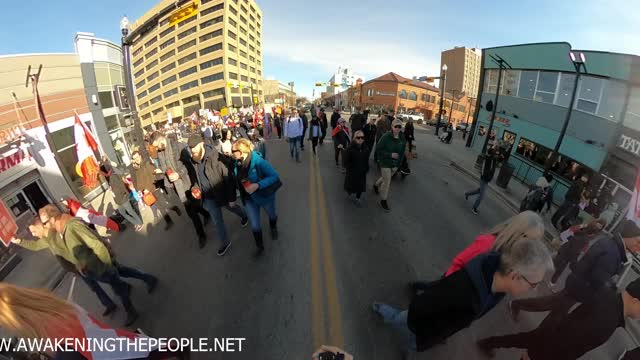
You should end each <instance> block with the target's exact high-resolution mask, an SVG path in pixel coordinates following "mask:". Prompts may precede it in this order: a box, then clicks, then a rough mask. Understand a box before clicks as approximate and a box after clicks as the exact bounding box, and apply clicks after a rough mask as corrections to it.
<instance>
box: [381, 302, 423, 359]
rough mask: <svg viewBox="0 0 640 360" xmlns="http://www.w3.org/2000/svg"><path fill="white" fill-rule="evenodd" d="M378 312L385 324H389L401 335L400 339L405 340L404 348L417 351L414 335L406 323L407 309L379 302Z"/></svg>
mask: <svg viewBox="0 0 640 360" xmlns="http://www.w3.org/2000/svg"><path fill="white" fill-rule="evenodd" d="M378 313H379V314H380V315H381V316H382V318H383V319H384V323H385V324H387V325H390V326H391V327H392V328H393V329H395V330H396V331H397V332H398V334H399V335H400V336H402V341H405V344H406V349H405V350H410V351H414V352H415V351H417V346H416V335H415V334H414V333H413V332H412V331H411V330H410V329H409V324H408V323H407V315H408V314H409V311H408V310H404V311H403V310H398V309H396V308H394V307H392V306H389V305H387V304H380V307H379V308H378Z"/></svg>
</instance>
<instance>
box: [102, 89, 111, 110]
mask: <svg viewBox="0 0 640 360" xmlns="http://www.w3.org/2000/svg"><path fill="white" fill-rule="evenodd" d="M98 99H99V100H100V107H102V108H103V109H108V108H112V107H113V106H114V105H113V96H112V95H111V91H99V92H98Z"/></svg>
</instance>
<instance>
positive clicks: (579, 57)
mask: <svg viewBox="0 0 640 360" xmlns="http://www.w3.org/2000/svg"><path fill="white" fill-rule="evenodd" d="M569 58H570V59H571V62H572V63H573V67H574V68H575V69H576V79H575V81H574V82H573V90H572V92H571V101H569V109H567V114H566V116H565V118H564V124H562V130H560V135H559V136H558V141H557V142H556V146H555V147H554V148H553V152H552V153H551V154H550V155H549V158H548V159H547V163H546V164H545V167H544V170H545V172H547V171H549V169H551V167H552V166H553V163H555V161H556V159H557V158H558V152H559V151H560V146H561V145H562V141H563V140H564V135H565V134H566V132H567V127H568V126H569V120H570V119H571V113H572V112H573V106H574V104H575V101H576V93H577V92H578V84H579V82H580V75H582V73H581V72H580V69H581V68H584V73H585V74H587V65H586V64H585V60H586V59H585V56H584V54H583V53H578V54H576V53H573V52H570V53H569Z"/></svg>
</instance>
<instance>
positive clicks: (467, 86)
mask: <svg viewBox="0 0 640 360" xmlns="http://www.w3.org/2000/svg"><path fill="white" fill-rule="evenodd" d="M481 58H482V50H480V49H475V48H467V47H455V48H453V49H451V50H445V51H443V52H442V53H441V54H440V68H442V65H445V64H446V65H447V85H446V89H445V91H453V90H456V91H463V92H465V94H467V95H468V96H475V94H477V93H478V84H479V83H480V70H481Z"/></svg>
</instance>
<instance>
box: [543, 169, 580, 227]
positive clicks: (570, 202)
mask: <svg viewBox="0 0 640 360" xmlns="http://www.w3.org/2000/svg"><path fill="white" fill-rule="evenodd" d="M588 181H589V178H588V177H587V176H586V175H583V176H582V177H581V178H580V179H579V180H576V182H574V183H573V185H571V187H570V188H569V190H568V191H567V193H566V194H565V195H564V202H563V203H562V205H560V207H559V208H558V210H557V211H556V212H555V214H553V216H552V217H551V223H552V224H553V226H555V227H556V228H557V227H558V221H560V219H562V218H563V217H565V216H567V215H568V214H569V213H570V212H571V211H572V210H574V211H575V207H577V206H578V205H579V204H580V199H581V198H582V193H583V192H584V189H585V186H586V185H587V182H588Z"/></svg>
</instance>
